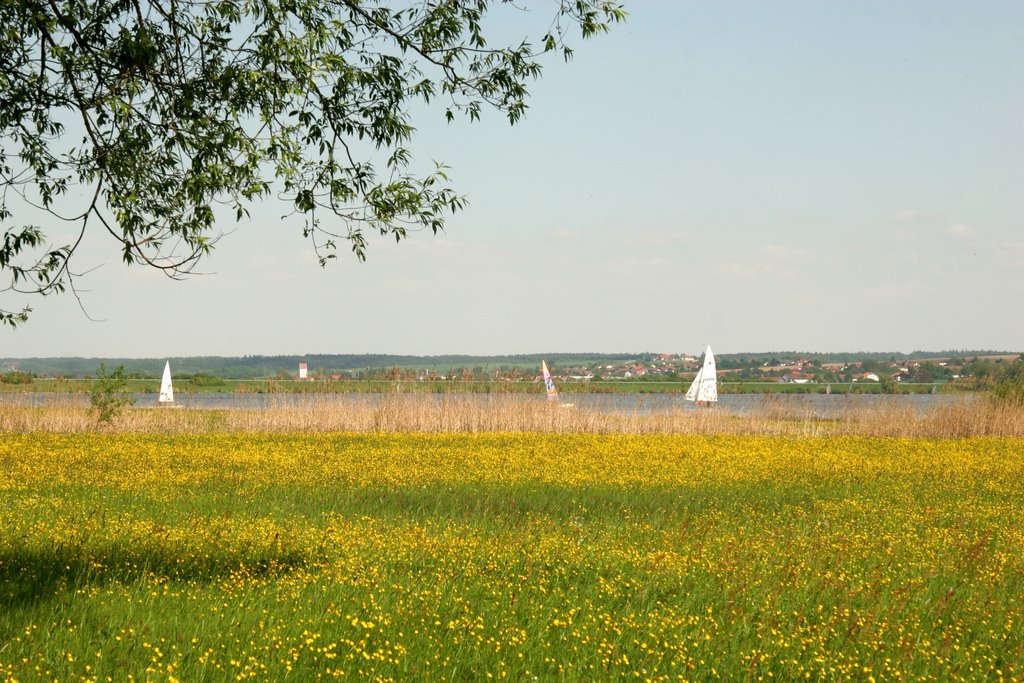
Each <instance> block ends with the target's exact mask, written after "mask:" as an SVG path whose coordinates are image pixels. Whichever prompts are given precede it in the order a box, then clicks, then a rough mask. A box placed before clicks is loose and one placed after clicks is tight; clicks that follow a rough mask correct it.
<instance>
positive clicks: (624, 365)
mask: <svg viewBox="0 0 1024 683" xmlns="http://www.w3.org/2000/svg"><path fill="white" fill-rule="evenodd" d="M1015 359H1016V356H1014V355H1000V356H972V357H956V356H950V357H946V358H934V359H922V360H893V361H886V360H880V359H876V358H864V359H862V360H859V361H848V362H822V361H820V360H818V359H814V358H799V357H795V358H787V357H778V358H768V359H764V360H762V359H760V358H758V359H756V361H755V360H752V359H750V358H744V357H742V356H739V357H737V356H728V355H727V356H720V357H719V360H718V363H717V366H718V367H717V371H718V377H719V381H720V382H751V383H753V382H756V383H792V384H828V383H854V382H872V383H878V384H888V383H903V382H907V383H916V384H935V383H948V382H955V381H957V380H985V379H986V378H989V377H991V378H997V377H998V376H999V375H1001V374H1002V371H1003V370H1004V369H1005V368H1008V367H1009V366H1010V365H1012V363H1013V362H1014V360H1015ZM700 363H701V358H699V357H697V356H692V355H687V354H669V353H664V354H647V355H645V356H641V357H639V358H637V359H634V360H628V361H621V362H616V363H605V362H595V363H576V364H562V363H559V362H558V359H557V358H553V359H552V360H549V361H548V365H549V367H550V368H551V373H552V376H553V377H554V378H555V379H556V380H559V381H562V382H597V381H600V382H607V381H640V382H676V381H689V380H691V379H692V378H693V377H694V375H695V374H696V373H697V371H698V370H699V368H700ZM296 377H297V378H298V379H309V380H313V379H320V380H333V381H344V380H351V379H372V380H390V381H409V382H443V381H464V382H465V381H469V382H472V381H475V382H501V381H506V382H519V381H539V380H540V379H541V375H540V368H539V367H537V368H523V367H521V366H519V365H514V366H496V367H495V366H484V365H478V366H474V367H471V368H467V367H457V368H456V367H452V368H446V369H444V370H440V369H434V368H431V369H415V368H403V367H399V366H395V367H390V368H367V369H363V370H353V371H349V372H347V373H330V374H326V375H324V374H318V373H316V372H312V371H310V370H309V369H308V368H307V367H306V364H301V365H300V367H299V369H298V373H297V375H296Z"/></svg>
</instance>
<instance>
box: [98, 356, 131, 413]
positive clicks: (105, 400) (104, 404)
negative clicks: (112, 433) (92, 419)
mask: <svg viewBox="0 0 1024 683" xmlns="http://www.w3.org/2000/svg"><path fill="white" fill-rule="evenodd" d="M90 402H91V403H92V407H93V409H94V410H95V411H96V420H97V422H100V423H103V422H110V421H112V420H113V419H114V418H115V417H117V416H118V415H120V414H121V411H122V410H124V408H125V406H130V405H132V404H133V403H135V399H134V398H132V396H131V392H130V391H129V390H128V379H127V378H126V377H125V374H124V366H123V365H118V366H117V367H116V368H114V369H113V370H111V371H110V372H107V366H106V365H105V364H104V363H100V367H99V368H97V369H96V381H95V382H94V383H93V386H92V395H91V397H90Z"/></svg>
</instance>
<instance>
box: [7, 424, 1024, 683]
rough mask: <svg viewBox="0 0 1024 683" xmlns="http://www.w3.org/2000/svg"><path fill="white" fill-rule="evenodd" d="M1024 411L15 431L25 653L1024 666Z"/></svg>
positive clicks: (490, 666) (77, 672)
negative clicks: (776, 430)
mask: <svg viewBox="0 0 1024 683" xmlns="http://www.w3.org/2000/svg"><path fill="white" fill-rule="evenodd" d="M1022 480H1024V447H1022V443H1021V441H1020V440H1015V439H972V440H962V441H936V440H924V439H921V440H910V439H867V438H833V439H795V438H763V437H762V438H753V437H670V436H648V437H636V436H594V435H562V436H558V435H537V434H533V435H531V434H524V435H502V434H496V435H495V434H484V435H449V436H445V435H433V436H429V435H316V436H302V435H276V436H270V435H250V436H246V435H221V436H202V435H200V436H172V435H164V436H161V435H156V436H137V435H134V436H133V435H97V434H92V435H74V436H67V435H5V440H4V441H3V442H0V677H10V678H16V679H18V680H33V679H37V678H38V679H43V678H46V679H49V680H53V679H58V680H71V679H78V678H84V679H90V678H96V679H98V680H105V679H106V677H110V678H111V679H113V680H125V679H127V678H128V677H129V676H133V677H135V678H136V679H139V680H142V679H149V680H156V679H169V678H172V677H173V678H177V679H180V680H188V681H192V680H229V679H236V678H238V677H241V678H242V679H243V680H244V679H245V678H256V679H260V680H281V679H283V678H289V677H290V678H295V679H296V680H312V679H315V678H317V677H330V676H332V675H335V674H339V672H343V673H344V675H348V676H352V677H355V678H359V679H365V678H370V679H373V678H379V679H389V678H391V679H399V680H402V679H411V678H415V679H421V678H423V679H429V680H483V679H487V678H488V677H489V676H491V677H495V678H502V677H508V678H511V679H514V680H524V679H526V680H532V679H533V678H534V677H537V678H538V680H552V679H566V680H605V679H610V678H629V679H630V680H633V679H636V678H639V679H641V680H643V679H656V680H657V679H660V678H665V679H673V680H674V679H676V678H677V677H683V678H687V679H698V680H708V679H722V680H742V679H757V678H759V677H760V676H765V677H766V678H768V677H769V674H771V676H770V678H774V679H775V680H794V679H797V678H801V679H802V678H805V677H808V676H809V677H810V678H811V679H814V680H821V679H824V680H841V679H867V678H868V676H873V677H874V678H876V679H879V680H884V679H898V680H917V679H922V680H927V679H937V680H951V679H963V680H979V679H998V678H999V677H1001V676H1005V677H1006V678H1019V677H1020V676H1022V675H1024V668H1022V652H1024V612H1022V610H1024V556H1022V554H1021V549H1022V547H1024V532H1022V531H1021V530H1022V529H1024V489H1022V487H1021V486H1020V482H1021V481H1022Z"/></svg>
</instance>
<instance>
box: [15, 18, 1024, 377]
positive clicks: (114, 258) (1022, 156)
mask: <svg viewBox="0 0 1024 683" xmlns="http://www.w3.org/2000/svg"><path fill="white" fill-rule="evenodd" d="M527 5H528V6H530V7H534V8H535V9H534V10H533V11H531V12H530V13H529V14H527V15H525V16H523V17H521V18H519V19H517V22H522V29H523V30H522V31H521V33H525V32H526V30H527V29H530V32H531V33H532V34H533V35H537V33H538V27H539V28H540V29H541V30H540V33H543V28H546V19H544V17H545V16H546V14H545V13H544V12H541V11H540V9H537V8H540V7H541V6H543V4H542V3H539V2H537V3H527ZM626 9H627V11H628V12H629V18H628V20H627V22H626V24H625V25H620V26H618V27H616V28H614V29H613V30H612V32H611V33H609V34H608V35H604V36H599V37H597V38H594V39H591V40H588V41H585V42H582V41H579V40H576V41H575V43H574V47H575V48H576V55H575V58H574V59H573V60H572V61H571V62H569V63H568V64H566V63H563V62H562V61H560V60H557V59H553V60H551V61H549V62H546V63H545V71H544V75H543V77H542V79H541V80H540V81H538V82H536V83H534V84H533V85H532V86H531V87H530V92H531V98H530V101H529V104H530V109H529V110H528V112H527V114H526V117H525V118H524V119H523V120H522V121H521V122H520V123H519V124H517V125H515V126H509V124H508V122H507V121H506V120H505V119H504V118H503V117H502V116H501V115H500V114H497V113H493V112H492V113H485V115H484V120H483V121H481V122H478V123H473V124H469V123H468V122H457V123H455V124H450V125H449V124H446V123H445V121H444V116H443V114H444V111H443V109H442V108H431V109H425V110H423V111H419V110H418V111H417V112H415V117H416V119H415V121H414V123H415V125H416V126H417V128H418V133H417V135H416V137H415V139H414V141H413V142H412V144H411V145H410V148H411V150H412V152H413V155H414V157H415V158H416V162H417V163H422V164H428V163H430V162H432V161H433V160H436V161H443V162H444V163H446V164H448V165H449V166H450V167H451V170H450V175H451V177H452V179H453V181H454V184H455V187H456V189H457V190H458V191H459V192H461V193H464V194H465V195H467V197H468V200H469V202H470V204H469V207H468V208H467V210H465V211H464V212H461V213H459V214H456V215H455V216H454V217H452V218H451V219H450V220H449V222H448V225H447V229H446V230H445V232H444V233H442V234H439V235H437V236H433V235H430V234H429V233H427V234H423V233H417V234H412V235H411V236H410V238H409V239H408V240H405V241H403V242H401V243H399V244H395V243H394V241H393V240H388V239H384V238H381V239H376V240H373V241H371V244H370V248H369V250H368V258H367V261H366V262H365V263H359V262H358V261H356V259H355V258H354V257H349V256H347V254H346V253H345V252H341V253H340V254H339V258H338V260H337V262H335V263H333V264H331V265H329V266H328V267H327V268H326V269H321V268H320V267H319V266H318V265H317V263H316V257H315V255H314V254H313V252H312V250H311V248H310V247H309V245H308V243H307V242H306V241H304V240H303V238H302V235H301V232H300V231H299V230H298V229H297V228H296V227H295V226H294V225H290V226H283V225H282V224H281V222H280V220H279V216H281V215H282V214H283V213H284V212H285V211H284V208H283V207H282V206H281V205H279V204H275V203H273V202H267V203H266V204H265V205H260V206H258V207H256V208H255V209H254V210H253V212H252V216H253V217H252V219H251V221H248V222H244V223H242V224H239V225H237V226H236V225H234V224H233V223H232V224H230V225H226V226H225V229H226V230H229V231H230V232H229V233H228V234H227V235H226V236H225V237H224V238H223V239H222V240H221V241H220V243H219V244H218V246H217V249H216V251H215V252H214V254H213V256H212V257H211V258H209V259H208V260H207V261H206V262H205V263H204V264H203V267H202V270H204V272H206V273H207V274H204V275H199V276H193V277H191V278H190V279H188V280H186V281H184V282H175V281H171V280H168V279H167V278H166V277H164V276H162V275H160V274H158V273H156V272H152V271H147V270H144V269H142V268H129V267H127V266H124V265H122V264H121V263H120V258H119V252H118V250H117V247H116V245H115V244H114V243H113V242H112V241H111V240H110V239H109V238H104V236H103V235H101V234H100V233H98V232H97V233H93V234H89V235H88V236H87V238H86V241H85V243H84V244H83V249H82V252H81V254H80V255H79V256H77V257H76V260H77V265H76V268H77V269H78V270H86V269H92V270H91V272H89V273H88V274H87V275H86V276H84V277H82V278H80V279H79V281H78V286H79V288H80V289H82V290H83V291H82V292H81V300H82V307H83V308H84V312H83V309H82V308H80V307H79V304H78V302H76V301H75V299H74V298H73V297H70V296H63V297H48V298H46V299H36V300H34V301H32V302H31V305H32V306H33V307H34V309H35V310H34V313H33V315H32V317H31V319H30V321H29V322H28V323H27V324H26V325H24V326H22V327H20V328H18V329H16V330H13V331H12V330H9V329H4V330H0V357H16V358H17V357H32V356H86V357H164V356H168V357H176V356H197V355H225V356H240V355H247V354H263V355H276V354H289V355H290V354H303V353H339V354H346V353H395V354H416V355H433V354H454V353H460V354H462V353H465V354H480V355H490V354H516V353H557V352H609V353H612V352H641V351H653V352H659V353H683V352H686V353H700V351H701V350H702V349H703V348H704V345H705V344H710V345H711V346H712V348H713V349H714V350H715V351H716V352H717V353H735V352H742V351H772V350H779V351H781V350H802V351H858V350H863V351H903V352H909V351H913V350H945V349H997V350H1010V351H1019V350H1024V315H1022V314H1021V310H1022V304H1021V303H1020V302H1021V301H1024V126H1021V121H1024V3H1021V2H1018V1H1016V0H1012V1H1010V0H1006V1H997V0H992V1H987V2H980V3H973V2H942V1H939V2H932V1H929V2H924V1H920V2H911V1H906V2H897V3H893V2H863V1H858V2H839V1H837V2H828V3H821V2H817V1H811V0H808V1H805V2H793V1H789V2H787V1H781V2H772V3H764V2H759V1H753V0H752V1H749V2H738V1H726V2H719V3H704V2H700V3H698V2H660V1H655V0H632V1H627V2H626ZM517 28H519V24H518V23H516V24H514V25H512V26H505V27H503V29H502V30H505V31H508V32H509V33H510V34H514V33H515V31H516V29H517Z"/></svg>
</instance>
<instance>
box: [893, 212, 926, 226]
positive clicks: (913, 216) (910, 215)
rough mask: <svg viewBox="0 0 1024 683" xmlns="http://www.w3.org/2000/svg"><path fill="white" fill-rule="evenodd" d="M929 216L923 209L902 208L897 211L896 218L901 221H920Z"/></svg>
mask: <svg viewBox="0 0 1024 683" xmlns="http://www.w3.org/2000/svg"><path fill="white" fill-rule="evenodd" d="M926 218H928V214H927V212H925V211H922V210H921V209H901V210H900V211H897V212H896V220H898V221H899V222H900V223H919V222H921V221H923V220H925V219H926Z"/></svg>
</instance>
